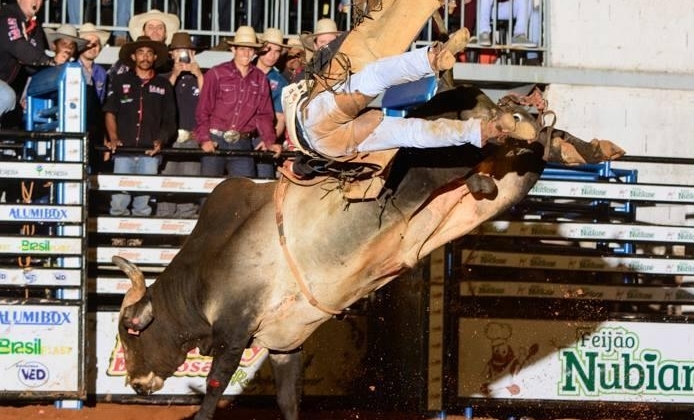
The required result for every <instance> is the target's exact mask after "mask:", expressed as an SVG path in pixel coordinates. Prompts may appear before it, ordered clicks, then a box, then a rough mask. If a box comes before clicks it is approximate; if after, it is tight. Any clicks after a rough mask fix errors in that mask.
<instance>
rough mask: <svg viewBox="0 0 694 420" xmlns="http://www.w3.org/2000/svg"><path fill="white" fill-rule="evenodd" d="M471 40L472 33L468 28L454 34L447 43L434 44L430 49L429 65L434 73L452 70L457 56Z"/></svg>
mask: <svg viewBox="0 0 694 420" xmlns="http://www.w3.org/2000/svg"><path fill="white" fill-rule="evenodd" d="M469 40H470V31H468V30H467V29H466V28H462V29H459V30H457V31H455V32H453V33H452V34H451V35H450V36H449V37H448V41H446V42H445V43H441V42H438V41H437V42H434V43H433V44H431V46H430V47H429V63H430V64H431V69H432V70H433V71H434V72H439V71H444V70H449V69H452V68H453V66H454V65H455V62H456V56H457V55H458V53H460V52H461V51H463V50H464V49H465V47H466V46H467V43H468V41H469Z"/></svg>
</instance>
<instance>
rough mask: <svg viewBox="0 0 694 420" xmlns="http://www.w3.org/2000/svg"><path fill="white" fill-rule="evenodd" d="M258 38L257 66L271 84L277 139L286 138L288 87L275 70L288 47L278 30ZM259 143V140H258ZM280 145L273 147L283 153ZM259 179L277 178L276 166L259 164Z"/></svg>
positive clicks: (270, 30)
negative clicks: (284, 99) (284, 95)
mask: <svg viewBox="0 0 694 420" xmlns="http://www.w3.org/2000/svg"><path fill="white" fill-rule="evenodd" d="M258 38H259V39H260V40H261V41H262V42H263V47H262V48H261V49H260V51H259V52H258V59H257V61H256V64H255V66H256V67H258V68H259V69H260V71H262V72H263V73H264V74H265V77H267V80H268V82H269V83H270V95H271V97H272V108H273V109H274V110H275V137H276V138H277V139H282V140H284V139H283V137H284V127H285V120H284V111H283V110H282V89H284V87H285V86H287V84H288V83H287V79H285V78H284V76H282V74H280V72H279V71H278V70H277V69H276V68H275V64H277V60H279V58H280V56H281V55H282V54H284V53H285V52H286V49H287V47H288V45H286V44H285V43H284V35H282V31H281V30H279V29H277V28H267V29H266V30H265V32H264V33H263V34H262V35H259V36H258ZM258 141H259V140H258ZM281 149H282V147H281V146H280V144H274V145H272V150H273V151H275V152H279V151H281ZM256 169H257V171H258V178H275V172H276V171H275V166H274V165H273V164H272V163H258V164H257V167H256Z"/></svg>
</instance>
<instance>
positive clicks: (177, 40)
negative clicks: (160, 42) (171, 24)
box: [169, 32, 197, 50]
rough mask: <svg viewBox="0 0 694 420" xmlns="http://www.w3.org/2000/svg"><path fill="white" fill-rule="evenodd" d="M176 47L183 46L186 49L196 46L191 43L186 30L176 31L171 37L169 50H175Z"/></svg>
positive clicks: (193, 48)
mask: <svg viewBox="0 0 694 420" xmlns="http://www.w3.org/2000/svg"><path fill="white" fill-rule="evenodd" d="M177 48H185V49H188V50H195V49H197V47H196V46H195V44H193V41H192V40H191V39H190V34H189V33H188V32H176V33H175V34H173V37H172V38H171V43H170V44H169V49H170V50H175V49H177Z"/></svg>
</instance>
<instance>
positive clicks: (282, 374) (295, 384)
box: [269, 348, 303, 420]
mask: <svg viewBox="0 0 694 420" xmlns="http://www.w3.org/2000/svg"><path fill="white" fill-rule="evenodd" d="M269 357H270V366H271V367H272V374H273V376H274V378H275V389H276V390H277V405H278V406H279V407H280V411H281V412H282V416H283V417H284V420H298V419H299V404H300V403H301V390H302V379H303V357H302V352H301V348H299V349H297V350H294V351H291V352H289V353H273V352H270V356H269Z"/></svg>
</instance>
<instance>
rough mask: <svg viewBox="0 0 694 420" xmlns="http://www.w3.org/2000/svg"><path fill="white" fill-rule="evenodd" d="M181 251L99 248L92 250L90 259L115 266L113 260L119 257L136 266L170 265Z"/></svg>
mask: <svg viewBox="0 0 694 420" xmlns="http://www.w3.org/2000/svg"><path fill="white" fill-rule="evenodd" d="M179 250H180V248H127V247H125V248H114V247H99V248H91V249H90V250H89V253H90V259H91V260H92V261H96V262H97V263H100V264H113V263H112V262H111V258H112V257H113V256H114V255H118V256H120V257H123V258H125V259H126V260H129V261H130V262H132V263H135V264H158V265H168V264H169V263H170V262H171V260H173V258H174V257H175V256H176V254H177V253H178V251H179ZM92 254H93V255H92Z"/></svg>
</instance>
